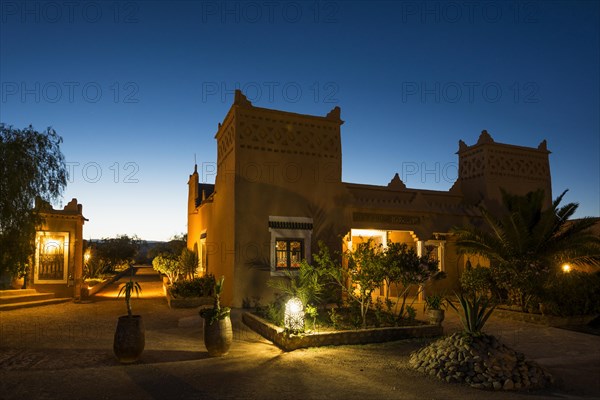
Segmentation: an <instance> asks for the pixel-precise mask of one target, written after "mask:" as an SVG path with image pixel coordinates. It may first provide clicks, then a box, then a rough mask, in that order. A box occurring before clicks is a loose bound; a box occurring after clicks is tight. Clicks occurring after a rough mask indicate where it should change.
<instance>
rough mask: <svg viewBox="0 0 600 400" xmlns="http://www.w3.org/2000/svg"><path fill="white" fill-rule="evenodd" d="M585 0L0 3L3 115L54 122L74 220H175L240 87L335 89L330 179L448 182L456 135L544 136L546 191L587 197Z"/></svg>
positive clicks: (599, 125) (291, 95)
mask: <svg viewBox="0 0 600 400" xmlns="http://www.w3.org/2000/svg"><path fill="white" fill-rule="evenodd" d="M599 26H600V6H599V3H597V2H587V1H586V2H573V1H569V2H535V1H525V2H515V1H506V2H504V1H502V2H495V1H488V2H482V3H472V2H444V1H428V2H418V1H395V2H350V1H319V2H314V1H308V2H303V1H283V2H262V1H258V2H243V1H227V2H221V1H197V2H193V1H181V2H176V1H175V2H159V1H140V2H135V1H134V2H126V1H125V2H103V1H89V2H88V1H83V2H79V3H73V2H61V1H58V2H56V1H55V2H32V1H28V2H18V1H5V0H2V2H1V3H0V60H1V62H0V84H1V85H0V121H1V122H4V123H7V124H10V125H13V126H15V127H20V128H22V127H25V126H27V125H29V124H32V125H33V126H34V127H35V128H37V129H40V130H41V129H44V128H46V127H48V126H52V127H53V128H54V129H56V130H57V132H58V133H59V134H60V135H61V136H62V137H63V138H64V143H63V146H62V149H63V153H64V154H65V157H66V160H67V162H68V166H69V169H70V171H71V176H70V182H69V184H68V186H67V188H66V190H65V193H64V200H63V205H64V204H66V202H68V201H69V200H70V199H71V198H72V197H77V198H78V200H79V201H80V202H81V203H83V205H84V214H85V215H86V217H87V218H89V219H90V221H89V222H88V223H87V224H86V225H85V228H84V229H85V230H84V234H85V236H86V238H88V237H91V238H100V237H106V236H114V235H116V234H122V233H127V234H137V235H138V236H140V237H142V238H144V239H148V240H165V239H168V238H169V237H171V236H173V235H174V234H177V233H181V232H185V230H186V212H187V210H186V201H187V179H188V176H189V174H190V173H191V172H192V170H193V164H194V155H195V156H196V159H197V162H198V165H199V169H200V172H201V173H202V172H205V173H204V174H203V175H204V176H205V180H206V181H208V182H212V181H213V180H214V179H213V177H212V176H211V174H210V173H209V172H210V171H211V170H212V168H213V167H214V162H215V161H216V146H215V141H214V138H213V137H214V134H215V132H216V128H217V124H218V123H219V122H221V121H222V119H223V117H224V116H225V114H226V112H227V110H228V109H229V107H230V105H231V103H232V101H233V90H234V89H236V88H241V89H243V90H244V91H245V92H246V94H247V96H248V98H249V99H250V100H251V101H252V102H253V103H254V104H255V105H257V106H261V107H267V108H275V109H282V110H287V111H293V112H298V113H305V114H315V115H325V114H327V112H329V111H330V110H331V109H332V108H333V107H335V106H340V107H341V109H342V119H344V120H345V124H344V125H343V126H342V148H343V179H344V180H345V181H348V182H358V183H369V184H382V185H383V184H387V182H389V180H390V179H391V178H392V176H393V175H394V173H396V172H398V173H399V174H400V176H401V178H403V180H404V181H405V183H406V184H407V185H408V186H409V187H415V188H426V189H434V190H447V189H448V188H450V186H451V185H452V183H453V181H454V179H455V178H456V172H457V168H456V167H457V166H456V162H457V158H456V155H455V152H456V151H457V149H458V140H459V139H462V140H464V141H465V142H466V143H467V144H473V143H475V141H476V140H477V137H478V136H479V134H480V132H481V131H482V130H483V129H487V130H488V132H489V133H490V134H491V135H492V137H493V138H494V139H495V140H496V141H498V142H503V143H511V144H517V145H522V146H532V147H535V146H537V145H538V144H539V143H540V142H541V141H542V140H543V139H547V141H548V148H549V149H550V150H551V151H552V154H551V155H550V164H551V173H552V178H553V182H552V184H553V196H554V197H556V196H557V195H558V194H560V192H562V191H563V190H564V189H567V188H568V189H570V190H569V193H568V195H567V197H566V198H565V200H566V201H576V202H579V203H580V209H579V212H578V214H577V216H586V215H591V216H598V215H600V199H599V194H600V176H599V174H600V172H599V171H600V160H599V153H600V139H599V137H600V135H599V132H600V117H599V110H600V104H599V103H600V101H599V95H600V82H599V81H600V77H599V75H600V73H599V71H600V55H599V49H600V43H599V38H600V33H599Z"/></svg>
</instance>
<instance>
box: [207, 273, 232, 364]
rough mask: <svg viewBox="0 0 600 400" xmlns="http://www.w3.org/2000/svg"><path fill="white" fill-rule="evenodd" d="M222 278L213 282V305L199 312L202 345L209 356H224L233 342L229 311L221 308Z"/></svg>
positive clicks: (227, 308)
mask: <svg viewBox="0 0 600 400" xmlns="http://www.w3.org/2000/svg"><path fill="white" fill-rule="evenodd" d="M224 280H225V277H224V276H221V279H220V280H219V281H218V282H215V290H214V305H213V307H212V308H205V309H203V310H201V311H200V316H201V317H202V318H204V345H205V346H206V350H208V354H209V355H211V356H213V357H214V356H224V355H225V354H227V353H228V352H229V348H230V347H231V342H232V341H233V330H232V328H231V318H230V314H231V309H230V308H229V307H221V292H222V291H223V281H224Z"/></svg>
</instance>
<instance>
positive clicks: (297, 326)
mask: <svg viewBox="0 0 600 400" xmlns="http://www.w3.org/2000/svg"><path fill="white" fill-rule="evenodd" d="M283 325H284V326H285V329H287V330H289V331H291V332H302V331H303V330H304V305H303V304H302V301H301V300H300V299H299V298H297V297H292V298H291V299H289V300H288V301H287V303H285V314H284V318H283Z"/></svg>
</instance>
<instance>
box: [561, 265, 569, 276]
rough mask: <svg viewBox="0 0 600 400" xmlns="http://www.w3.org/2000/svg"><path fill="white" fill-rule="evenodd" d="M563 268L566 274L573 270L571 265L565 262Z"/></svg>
mask: <svg viewBox="0 0 600 400" xmlns="http://www.w3.org/2000/svg"><path fill="white" fill-rule="evenodd" d="M561 268H562V271H563V272H564V273H565V274H568V273H569V272H571V266H570V265H569V264H563V265H562V267H561Z"/></svg>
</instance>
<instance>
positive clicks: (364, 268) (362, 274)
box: [314, 239, 383, 328]
mask: <svg viewBox="0 0 600 400" xmlns="http://www.w3.org/2000/svg"><path fill="white" fill-rule="evenodd" d="M347 257H348V267H347V268H344V267H342V266H341V265H339V264H338V263H336V262H335V261H333V260H332V259H331V256H330V254H329V249H328V248H327V247H326V246H325V245H324V244H323V243H321V242H320V243H319V254H317V255H314V258H315V260H316V262H317V263H318V264H319V266H320V268H321V269H322V270H323V271H324V273H326V274H327V275H328V276H329V277H330V278H331V279H332V280H333V282H334V283H335V284H336V285H338V286H339V287H340V288H341V289H342V292H343V293H345V294H346V295H347V296H348V297H349V298H350V299H351V300H353V301H355V302H356V303H357V304H358V306H359V308H360V317H361V323H362V327H363V328H366V326H367V314H368V312H369V308H370V307H371V302H372V294H373V291H374V290H375V289H377V288H378V287H379V286H380V285H381V282H382V279H383V275H382V270H383V268H382V263H383V254H382V251H381V246H375V245H373V240H372V239H369V240H367V241H366V242H364V243H359V244H358V245H357V246H356V249H355V250H354V251H352V252H348V253H347Z"/></svg>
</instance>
